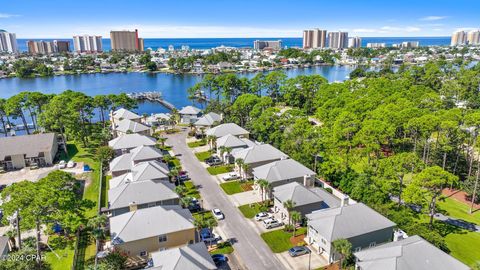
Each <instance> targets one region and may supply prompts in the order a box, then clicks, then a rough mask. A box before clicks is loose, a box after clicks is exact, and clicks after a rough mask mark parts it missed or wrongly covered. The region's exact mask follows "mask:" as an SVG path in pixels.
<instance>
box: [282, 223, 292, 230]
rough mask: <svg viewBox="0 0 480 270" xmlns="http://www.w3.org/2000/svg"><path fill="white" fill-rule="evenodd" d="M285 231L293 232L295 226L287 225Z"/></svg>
mask: <svg viewBox="0 0 480 270" xmlns="http://www.w3.org/2000/svg"><path fill="white" fill-rule="evenodd" d="M283 230H284V231H286V232H293V225H291V224H287V225H285V228H283Z"/></svg>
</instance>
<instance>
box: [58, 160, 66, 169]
mask: <svg viewBox="0 0 480 270" xmlns="http://www.w3.org/2000/svg"><path fill="white" fill-rule="evenodd" d="M65 167H67V162H65V160H60V162H58V168H59V169H65Z"/></svg>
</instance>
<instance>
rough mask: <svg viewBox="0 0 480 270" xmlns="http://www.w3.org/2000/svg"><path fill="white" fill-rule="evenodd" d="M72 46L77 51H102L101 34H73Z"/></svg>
mask: <svg viewBox="0 0 480 270" xmlns="http://www.w3.org/2000/svg"><path fill="white" fill-rule="evenodd" d="M73 47H74V50H75V51H76V52H79V53H84V52H86V53H98V52H102V51H103V48H102V36H89V35H84V36H73Z"/></svg>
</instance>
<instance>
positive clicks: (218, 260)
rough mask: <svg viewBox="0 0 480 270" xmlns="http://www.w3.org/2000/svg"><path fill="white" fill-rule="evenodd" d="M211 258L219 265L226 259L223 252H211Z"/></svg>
mask: <svg viewBox="0 0 480 270" xmlns="http://www.w3.org/2000/svg"><path fill="white" fill-rule="evenodd" d="M212 260H213V262H214V263H215V265H217V266H219V265H222V264H224V263H226V262H227V261H228V258H227V257H226V256H225V255H223V254H213V255H212Z"/></svg>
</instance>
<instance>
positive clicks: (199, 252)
mask: <svg viewBox="0 0 480 270" xmlns="http://www.w3.org/2000/svg"><path fill="white" fill-rule="evenodd" d="M148 264H149V266H150V267H152V269H159V270H160V269H161V270H185V269H187V270H215V269H217V266H216V265H215V263H214V262H213V260H212V256H210V253H209V252H208V249H207V246H206V245H205V243H203V242H199V243H196V244H191V245H187V246H184V247H177V248H172V249H167V250H163V251H157V252H153V253H151V254H150V261H149V263H148Z"/></svg>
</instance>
